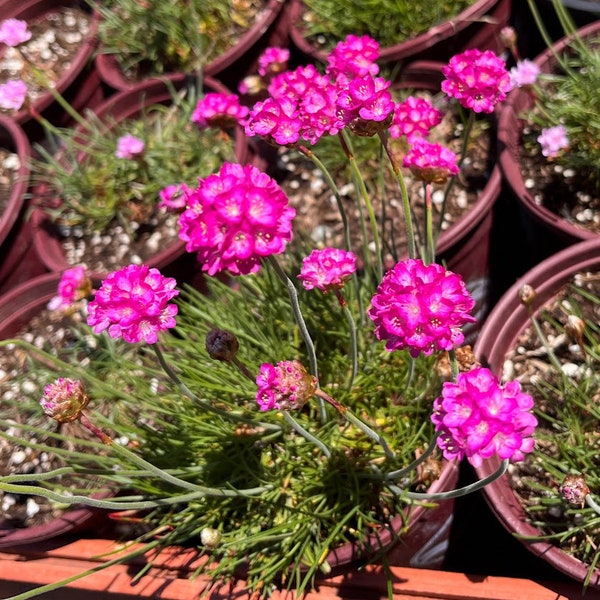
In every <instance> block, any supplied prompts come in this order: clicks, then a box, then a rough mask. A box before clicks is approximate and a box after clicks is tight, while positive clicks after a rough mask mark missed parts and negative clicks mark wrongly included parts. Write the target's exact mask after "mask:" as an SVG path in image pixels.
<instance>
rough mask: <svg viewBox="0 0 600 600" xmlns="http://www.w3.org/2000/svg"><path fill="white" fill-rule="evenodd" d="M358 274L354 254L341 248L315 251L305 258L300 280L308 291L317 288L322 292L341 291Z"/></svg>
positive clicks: (299, 276)
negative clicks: (353, 275) (354, 274)
mask: <svg viewBox="0 0 600 600" xmlns="http://www.w3.org/2000/svg"><path fill="white" fill-rule="evenodd" d="M355 272H356V256H355V255H354V252H350V251H346V250H340V249H339V248H324V249H323V250H319V249H315V250H313V251H312V252H311V253H310V255H309V256H306V257H304V259H303V261H302V268H301V269H300V275H298V279H300V280H301V281H302V285H303V286H304V288H305V289H307V290H312V289H314V288H317V289H319V290H321V291H322V292H327V291H329V290H332V289H340V288H342V287H343V286H344V283H345V282H346V281H347V280H348V279H349V278H350V277H351V276H352V274H353V273H355Z"/></svg>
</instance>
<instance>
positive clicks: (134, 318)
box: [87, 265, 179, 344]
mask: <svg viewBox="0 0 600 600" xmlns="http://www.w3.org/2000/svg"><path fill="white" fill-rule="evenodd" d="M176 284H177V282H176V281H175V279H173V278H172V277H164V276H163V275H162V274H161V273H160V271H159V270H158V269H153V268H150V267H148V266H147V265H127V266H126V267H123V268H122V269H119V270H118V271H113V272H111V273H109V274H108V275H107V276H106V278H105V279H104V281H103V282H102V285H101V287H100V289H99V290H98V291H97V292H96V295H95V297H94V299H93V300H92V301H91V302H90V303H89V304H88V318H87V324H88V325H89V326H90V327H91V328H92V329H93V331H94V333H102V332H103V331H104V330H108V334H109V335H110V337H112V338H114V339H118V338H121V337H122V338H123V339H124V340H125V341H126V342H128V343H130V344H133V343H136V342H141V341H145V342H146V343H148V344H155V343H156V342H157V341H158V334H159V333H160V332H161V331H166V330H167V329H170V328H172V327H175V325H176V322H175V315H176V314H177V305H175V304H172V303H170V301H171V300H172V299H173V298H174V297H175V296H177V295H178V294H179V291H178V290H176V289H175V286H176Z"/></svg>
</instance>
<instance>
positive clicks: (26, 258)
mask: <svg viewBox="0 0 600 600" xmlns="http://www.w3.org/2000/svg"><path fill="white" fill-rule="evenodd" d="M0 146H1V147H3V148H5V149H7V150H9V151H11V152H14V153H15V154H16V156H17V159H18V161H19V167H18V169H17V171H16V174H15V181H14V183H13V184H12V185H11V186H10V188H9V189H8V191H7V196H8V197H7V203H6V207H5V209H4V211H3V212H2V214H0V295H1V294H2V293H3V292H5V291H8V290H10V289H12V288H13V287H14V286H16V285H18V284H19V283H22V282H24V281H27V280H28V279H31V278H32V277H34V276H35V275H41V274H42V273H45V272H46V267H45V266H44V264H43V263H42V262H41V261H40V259H39V257H38V255H37V253H36V252H35V249H34V247H33V239H32V235H31V227H30V224H29V222H28V221H27V220H26V215H25V211H26V208H27V200H26V192H27V188H28V186H29V159H30V156H31V146H30V144H29V140H28V139H27V136H26V135H25V132H24V131H23V129H22V128H21V127H20V125H18V124H17V123H16V121H14V120H13V119H11V118H10V117H7V116H4V115H0Z"/></svg>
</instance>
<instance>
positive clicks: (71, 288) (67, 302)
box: [48, 265, 92, 310]
mask: <svg viewBox="0 0 600 600" xmlns="http://www.w3.org/2000/svg"><path fill="white" fill-rule="evenodd" d="M91 291H92V282H91V280H90V278H89V277H88V276H87V273H86V271H85V267H83V266H81V265H78V266H77V267H73V268H72V269H67V270H66V271H64V273H63V274H62V275H61V277H60V281H59V283H58V295H56V296H54V297H53V298H52V299H51V300H50V302H48V309H49V310H68V309H69V308H71V306H72V305H73V304H74V303H75V302H78V301H79V300H83V299H84V298H86V297H87V296H88V295H89V294H90V293H91Z"/></svg>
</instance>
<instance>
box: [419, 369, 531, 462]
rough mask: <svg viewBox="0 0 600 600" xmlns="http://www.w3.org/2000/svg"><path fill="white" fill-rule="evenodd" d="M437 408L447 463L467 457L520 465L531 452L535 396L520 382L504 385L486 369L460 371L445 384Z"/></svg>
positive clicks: (439, 440) (440, 443)
mask: <svg viewBox="0 0 600 600" xmlns="http://www.w3.org/2000/svg"><path fill="white" fill-rule="evenodd" d="M433 408H434V410H433V414H432V417H431V419H432V421H433V423H434V424H435V428H436V431H437V432H438V434H439V435H438V438H437V444H438V446H439V448H440V449H441V450H442V452H443V454H444V458H446V459H447V460H453V459H458V460H461V459H462V458H466V459H467V460H468V461H469V462H470V463H471V464H472V465H473V466H474V467H478V466H479V465H481V463H482V461H483V460H484V459H486V458H490V457H491V456H495V455H497V456H498V457H499V458H501V459H503V460H504V459H510V460H512V461H519V460H523V458H524V455H525V454H527V453H529V452H531V451H532V450H533V446H534V440H533V437H532V434H533V432H534V430H535V427H536V425H537V419H536V418H535V416H534V415H533V414H532V412H531V410H532V408H533V398H532V397H531V396H530V395H528V394H526V393H524V392H523V391H522V390H521V385H520V384H519V382H518V381H511V382H509V383H507V384H505V385H504V386H502V385H500V384H499V382H498V379H497V378H496V377H495V376H494V375H493V373H492V372H491V371H490V370H489V369H486V368H484V367H479V368H476V369H473V370H471V371H468V372H466V373H459V374H458V376H457V378H456V382H446V383H444V384H443V388H442V395H441V397H439V398H437V399H436V400H435V402H434V407H433Z"/></svg>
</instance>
